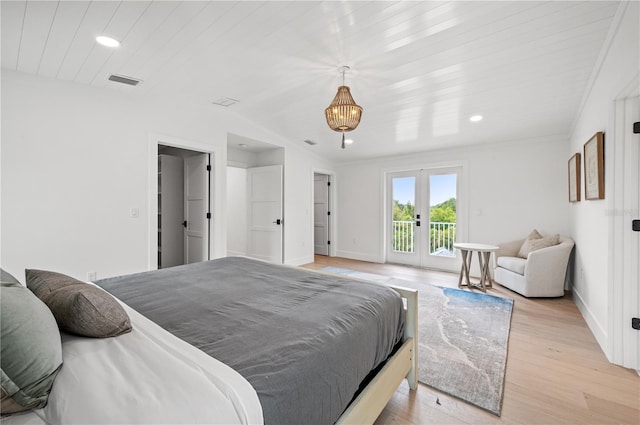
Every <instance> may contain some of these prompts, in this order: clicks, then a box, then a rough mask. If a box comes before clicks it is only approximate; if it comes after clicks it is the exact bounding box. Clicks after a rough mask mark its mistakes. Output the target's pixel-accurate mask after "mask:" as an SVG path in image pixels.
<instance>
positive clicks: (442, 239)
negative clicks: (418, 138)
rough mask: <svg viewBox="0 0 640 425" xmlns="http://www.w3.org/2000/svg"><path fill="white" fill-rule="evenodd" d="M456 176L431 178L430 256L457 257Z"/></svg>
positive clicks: (448, 175) (435, 175)
mask: <svg viewBox="0 0 640 425" xmlns="http://www.w3.org/2000/svg"><path fill="white" fill-rule="evenodd" d="M456 180H457V175H456V174H434V175H431V176H429V192H430V194H431V195H430V197H429V254H431V255H436V256H441V257H455V254H454V252H453V243H454V242H455V240H456V202H457V199H456V197H457V193H456V187H457V184H456Z"/></svg>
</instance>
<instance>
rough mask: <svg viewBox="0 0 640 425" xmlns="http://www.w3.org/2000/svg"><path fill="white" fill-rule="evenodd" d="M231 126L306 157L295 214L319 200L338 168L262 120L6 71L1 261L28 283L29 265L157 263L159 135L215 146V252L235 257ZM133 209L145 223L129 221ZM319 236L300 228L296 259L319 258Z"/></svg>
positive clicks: (293, 173)
mask: <svg viewBox="0 0 640 425" xmlns="http://www.w3.org/2000/svg"><path fill="white" fill-rule="evenodd" d="M228 132H232V133H234V134H240V135H242V136H245V137H249V138H253V139H256V140H264V141H266V142H269V143H272V144H274V145H278V146H283V147H287V151H288V152H287V158H292V159H293V161H295V162H296V164H295V166H294V167H292V169H291V170H288V169H287V164H285V215H288V216H291V217H293V216H295V215H296V214H297V212H296V210H295V209H296V208H299V207H300V205H301V202H300V200H306V199H308V198H310V196H311V195H310V193H311V179H312V177H311V176H312V169H313V168H314V167H327V164H326V163H324V162H323V161H320V160H318V159H317V158H316V157H315V156H313V155H310V154H305V152H304V151H303V150H302V149H301V148H298V147H297V146H293V145H291V146H289V145H288V141H285V140H283V139H282V138H279V136H277V135H275V134H273V133H270V132H268V131H266V130H265V129H263V128H261V127H259V126H256V125H254V124H252V123H250V122H248V121H246V120H243V119H241V118H239V117H237V116H235V115H233V114H231V113H228V112H219V110H218V109H216V108H212V107H211V105H204V106H202V107H200V106H198V105H182V104H176V103H175V102H174V101H172V100H171V99H139V98H137V97H135V96H133V95H127V94H122V93H121V92H118V91H114V90H110V89H97V88H92V87H87V86H82V85H78V84H73V83H67V82H61V81H56V80H51V79H45V78H39V77H32V76H28V75H25V74H21V73H15V72H11V71H6V70H2V158H1V159H2V164H1V166H2V170H1V173H2V177H1V183H2V213H1V219H2V222H1V239H0V243H1V245H2V257H1V258H0V264H1V265H2V267H3V268H5V269H7V270H8V271H9V272H10V273H12V274H14V275H15V276H17V277H18V278H19V279H21V280H22V279H23V276H24V269H25V268H42V269H50V270H56V271H59V272H62V273H66V274H69V275H72V276H74V277H77V278H81V279H86V277H87V276H86V274H87V272H90V271H95V272H97V277H98V278H104V277H108V276H113V275H119V274H126V273H131V272H138V271H143V270H147V269H148V268H149V263H150V262H149V255H150V252H151V247H150V240H151V235H150V227H151V225H150V224H151V220H150V218H149V211H150V206H149V202H150V200H151V199H152V196H151V195H152V193H153V190H155V189H153V188H151V186H150V185H151V182H153V181H154V179H151V178H150V172H149V170H150V167H151V165H150V156H151V155H150V150H151V148H150V145H151V144H152V143H151V142H150V138H153V137H152V135H166V136H170V137H167V138H166V139H167V140H170V139H171V138H172V137H173V138H178V139H181V140H189V141H194V142H197V144H198V145H199V146H206V147H208V148H210V150H211V151H213V152H214V159H215V164H214V173H215V174H214V199H213V211H212V212H213V216H214V226H213V227H214V229H213V242H212V256H213V257H214V258H215V257H219V256H224V255H226V250H227V241H226V222H227V212H226V208H225V201H226V165H227V164H226V163H227V157H226V135H227V133H228ZM289 151H290V152H289ZM289 179H291V180H293V181H294V182H288V180H289ZM303 180H304V181H308V182H309V183H308V185H307V186H304V185H301V184H299V183H298V181H303ZM292 190H293V192H292ZM133 207H135V208H139V211H140V216H139V218H131V217H130V216H129V214H130V209H131V208H133ZM307 210H308V207H307ZM305 224H306V223H305ZM298 226H300V227H298ZM310 233H311V230H310V226H309V225H308V224H307V225H301V223H298V222H297V221H296V220H292V222H291V223H288V225H287V228H286V229H285V243H286V244H287V245H288V247H287V248H286V250H285V262H288V263H291V262H296V261H301V260H307V259H313V246H312V243H311V242H310V238H311V236H310ZM301 247H303V248H304V249H305V251H304V252H300V251H299V249H300V248H301Z"/></svg>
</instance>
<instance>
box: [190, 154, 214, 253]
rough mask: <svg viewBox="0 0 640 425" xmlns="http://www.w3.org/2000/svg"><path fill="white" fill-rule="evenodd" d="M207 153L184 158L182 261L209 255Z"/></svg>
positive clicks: (208, 171)
mask: <svg viewBox="0 0 640 425" xmlns="http://www.w3.org/2000/svg"><path fill="white" fill-rule="evenodd" d="M208 166H209V155H208V154H199V155H196V156H192V157H188V158H185V160H184V195H185V203H184V217H185V222H184V226H185V232H184V263H185V264H189V263H196V262H198V261H205V260H208V259H209V219H208V218H207V215H208V213H209V183H210V182H209V174H210V170H209V169H208Z"/></svg>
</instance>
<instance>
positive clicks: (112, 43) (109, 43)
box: [96, 35, 120, 47]
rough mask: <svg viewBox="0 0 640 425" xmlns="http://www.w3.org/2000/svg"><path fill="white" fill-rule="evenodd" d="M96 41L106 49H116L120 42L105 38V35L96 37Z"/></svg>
mask: <svg viewBox="0 0 640 425" xmlns="http://www.w3.org/2000/svg"><path fill="white" fill-rule="evenodd" d="M96 41H97V42H98V43H100V44H102V45H103V46H107V47H118V46H120V42H119V41H118V40H116V39H115V38H111V37H107V36H106V35H99V36H97V37H96Z"/></svg>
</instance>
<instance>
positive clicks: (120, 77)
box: [109, 74, 142, 86]
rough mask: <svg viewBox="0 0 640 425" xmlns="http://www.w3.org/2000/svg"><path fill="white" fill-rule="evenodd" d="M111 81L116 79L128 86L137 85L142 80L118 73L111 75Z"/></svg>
mask: <svg viewBox="0 0 640 425" xmlns="http://www.w3.org/2000/svg"><path fill="white" fill-rule="evenodd" d="M109 81H115V82H116V83H122V84H126V85H128V86H137V85H138V84H140V83H141V82H142V81H141V80H136V79H135V78H131V77H125V76H124V75H116V74H111V75H109Z"/></svg>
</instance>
